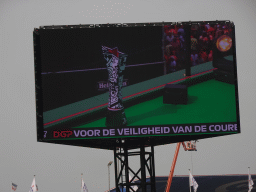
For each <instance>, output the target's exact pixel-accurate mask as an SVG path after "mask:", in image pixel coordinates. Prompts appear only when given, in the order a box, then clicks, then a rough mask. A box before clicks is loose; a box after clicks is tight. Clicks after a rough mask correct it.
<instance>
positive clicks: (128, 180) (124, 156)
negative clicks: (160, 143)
mask: <svg viewBox="0 0 256 192" xmlns="http://www.w3.org/2000/svg"><path fill="white" fill-rule="evenodd" d="M150 149H151V151H146V150H145V146H144V145H141V146H140V151H131V150H130V151H128V150H129V149H127V147H125V146H124V147H122V148H117V150H114V159H115V181H116V192H124V191H126V192H138V191H141V192H149V191H150V192H156V185H155V162H154V147H153V146H151V147H150ZM136 155H137V156H139V157H140V168H139V169H138V170H137V171H134V170H132V169H131V167H129V163H128V159H129V157H130V156H136ZM118 165H120V169H119V166H118ZM125 189H126V190H125Z"/></svg>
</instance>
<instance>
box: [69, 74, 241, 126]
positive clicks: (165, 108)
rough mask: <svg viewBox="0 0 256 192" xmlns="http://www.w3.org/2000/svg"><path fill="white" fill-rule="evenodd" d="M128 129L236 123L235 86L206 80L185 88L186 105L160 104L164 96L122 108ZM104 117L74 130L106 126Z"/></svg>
mask: <svg viewBox="0 0 256 192" xmlns="http://www.w3.org/2000/svg"><path fill="white" fill-rule="evenodd" d="M125 114H126V117H127V122H128V124H127V126H140V125H144V126H145V125H166V124H188V123H223V122H236V121H237V118H236V97H235V85H233V84H228V83H223V82H219V81H216V80H213V79H212V80H208V81H205V82H202V83H199V84H196V85H193V86H190V87H188V104H187V105H172V104H163V96H160V97H158V98H156V99H153V100H149V101H145V102H142V103H139V104H137V105H134V106H131V107H129V108H126V109H125ZM105 120H106V118H102V119H99V120H96V121H94V122H91V123H88V124H84V125H80V126H77V127H73V128H86V127H105Z"/></svg>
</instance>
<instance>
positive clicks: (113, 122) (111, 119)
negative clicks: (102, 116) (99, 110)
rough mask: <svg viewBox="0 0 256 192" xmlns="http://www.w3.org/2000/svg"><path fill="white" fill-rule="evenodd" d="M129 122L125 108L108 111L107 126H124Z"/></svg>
mask: <svg viewBox="0 0 256 192" xmlns="http://www.w3.org/2000/svg"><path fill="white" fill-rule="evenodd" d="M126 124H127V121H126V116H125V112H124V109H121V110H117V111H112V110H109V109H108V111H107V115H106V126H107V127H113V126H114V127H115V126H124V125H126Z"/></svg>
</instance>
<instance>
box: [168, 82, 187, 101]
mask: <svg viewBox="0 0 256 192" xmlns="http://www.w3.org/2000/svg"><path fill="white" fill-rule="evenodd" d="M187 102H188V89H187V85H175V84H166V85H165V87H164V94H163V103H164V104H175V105H176V104H187Z"/></svg>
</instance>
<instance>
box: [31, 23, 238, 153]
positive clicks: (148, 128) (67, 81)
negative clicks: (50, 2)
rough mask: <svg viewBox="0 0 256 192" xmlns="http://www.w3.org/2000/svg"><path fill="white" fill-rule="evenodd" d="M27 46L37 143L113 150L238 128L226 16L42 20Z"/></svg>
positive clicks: (230, 27)
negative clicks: (93, 22) (156, 20)
mask: <svg viewBox="0 0 256 192" xmlns="http://www.w3.org/2000/svg"><path fill="white" fill-rule="evenodd" d="M34 52H35V53H34V54H35V78H36V105H37V128H38V141H44V142H52V143H63V144H71V145H79V146H88V147H99V148H108V149H110V148H113V147H114V146H116V145H117V143H118V142H124V141H122V139H125V140H126V142H128V141H129V142H130V145H131V146H132V145H134V147H136V145H137V144H139V143H140V141H142V140H143V141H144V142H147V143H148V144H154V145H160V144H165V143H170V142H178V141H184V140H191V139H201V138H207V137H214V136H221V135H229V134H236V133H239V132H240V124H239V107H238V89H237V78H236V59H235V57H236V54H235V35H234V25H233V23H231V22H226V21H225V22H224V21H223V22H218V24H217V23H216V22H210V23H200V22H192V23H191V22H183V23H156V24H148V23H145V24H114V25H108V24H105V25H91V26H90V25H84V26H81V25H80V26H79V25H77V26H76V25H74V26H51V27H50V26H48V27H47V26H42V27H40V28H38V29H35V30H34ZM120 139H121V140H120Z"/></svg>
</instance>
